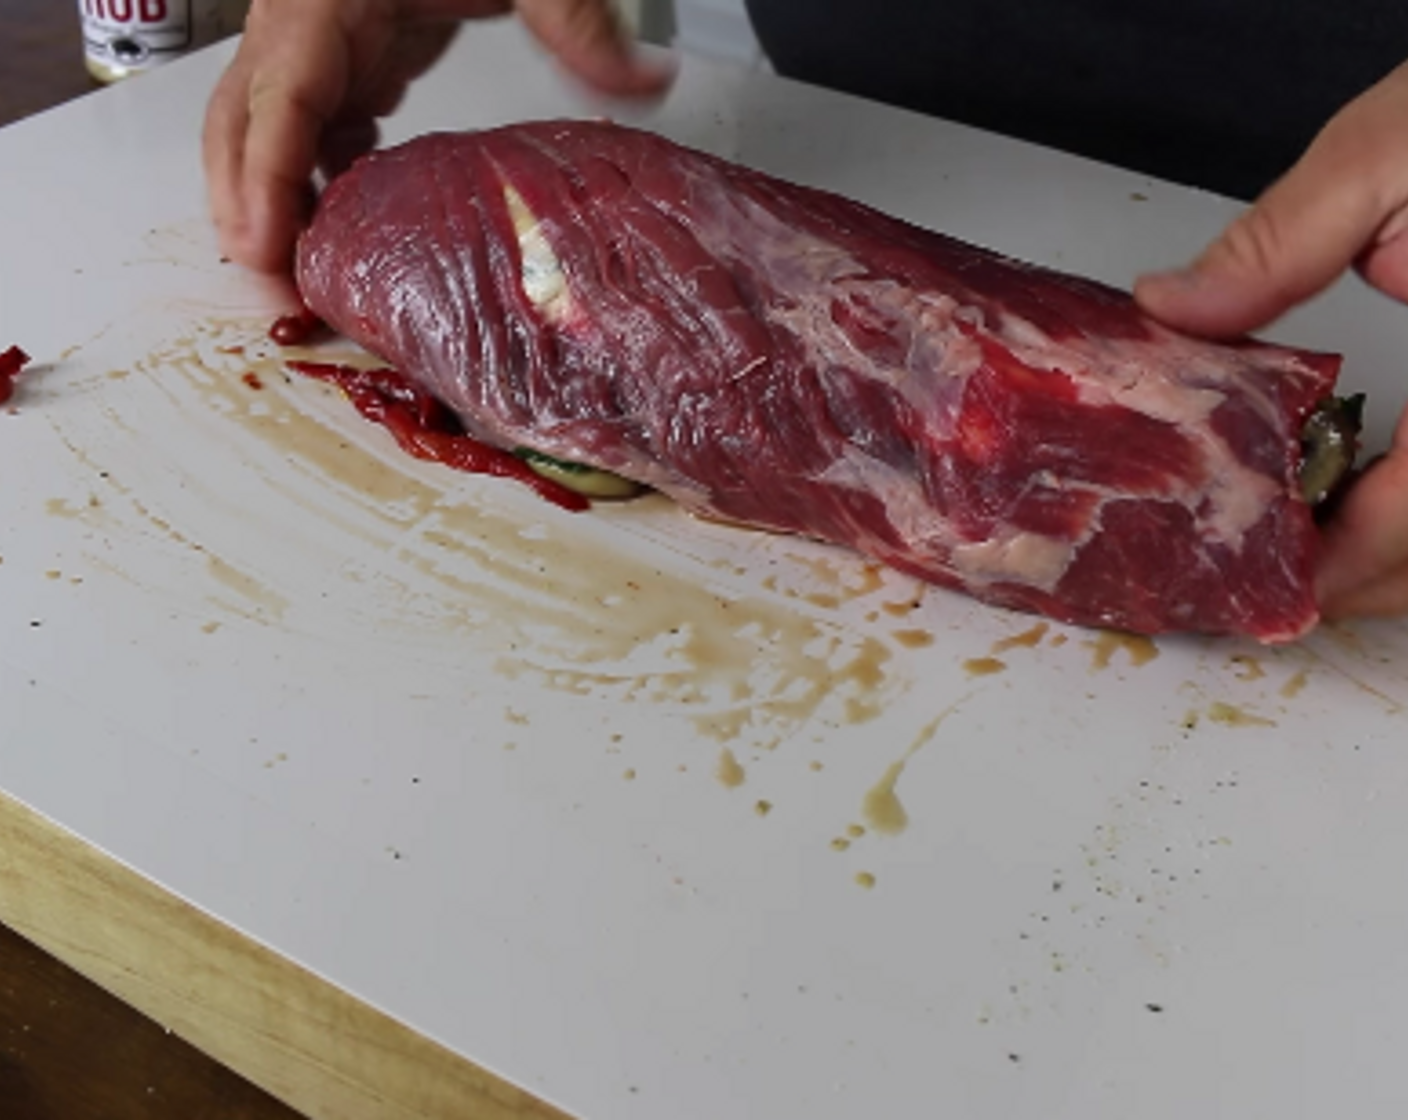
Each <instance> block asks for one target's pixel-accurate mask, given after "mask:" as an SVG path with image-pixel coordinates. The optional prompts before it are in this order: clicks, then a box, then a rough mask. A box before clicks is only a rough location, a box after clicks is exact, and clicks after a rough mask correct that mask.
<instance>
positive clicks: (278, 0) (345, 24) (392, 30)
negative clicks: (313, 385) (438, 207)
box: [203, 0, 670, 272]
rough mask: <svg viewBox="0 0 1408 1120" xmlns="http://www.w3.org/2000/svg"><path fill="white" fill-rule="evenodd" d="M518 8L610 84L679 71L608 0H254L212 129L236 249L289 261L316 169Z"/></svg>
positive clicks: (647, 89)
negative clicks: (630, 30) (480, 28)
mask: <svg viewBox="0 0 1408 1120" xmlns="http://www.w3.org/2000/svg"><path fill="white" fill-rule="evenodd" d="M515 8H516V10H517V12H518V15H519V16H520V17H521V18H522V20H523V22H524V23H525V24H526V25H527V27H528V28H529V30H530V31H531V32H532V33H533V34H534V36H535V37H536V38H537V39H538V41H539V42H540V43H541V44H542V45H543V46H544V47H545V48H546V49H547V50H548V51H549V52H550V53H551V54H553V55H554V56H555V57H556V58H557V60H558V62H559V63H560V64H561V65H562V66H563V67H564V68H565V69H566V70H567V71H568V72H569V73H571V74H573V75H574V76H575V77H577V78H578V79H580V80H581V81H583V82H585V83H587V84H588V85H590V86H592V87H594V88H595V89H597V90H599V91H601V92H603V93H607V94H613V95H617V96H633V95H654V94H658V93H660V92H661V91H663V89H664V88H665V87H666V86H667V85H668V84H669V80H670V74H669V72H668V71H667V70H665V69H662V68H661V67H659V66H654V65H649V64H647V63H645V62H643V61H641V60H640V59H638V58H637V57H636V56H635V55H634V54H633V53H632V51H631V48H630V46H629V44H628V43H627V41H626V37H625V35H624V34H623V32H622V29H621V27H620V24H619V23H618V21H617V19H616V16H615V13H614V10H613V9H612V8H611V6H610V5H609V3H608V0H518V3H517V4H516V5H515V4H514V3H513V0H254V2H253V4H252V6H251V7H250V12H249V19H248V21H247V23H246V25H245V35H244V40H243V41H242V42H241V43H240V46H239V50H238V52H237V53H236V55H235V58H234V61H233V62H231V64H230V66H229V69H228V70H226V72H225V74H224V75H223V76H222V77H221V79H220V82H219V84H218V85H217V86H216V88H215V92H214V94H213V95H212V96H211V99H210V104H209V106H208V108H207V110H206V119H205V132H204V136H203V153H204V161H205V174H206V182H207V188H208V191H209V196H210V209H211V216H212V218H213V219H214V221H215V225H216V228H217V230H218V231H219V235H220V247H221V250H222V251H223V252H224V253H225V255H226V256H228V257H230V258H232V259H234V260H236V261H238V262H240V263H241V264H244V265H248V266H250V267H251V268H256V269H260V270H262V271H270V272H272V271H277V270H281V269H284V268H287V267H288V264H289V259H290V256H291V253H292V250H293V244H294V240H295V238H296V237H297V234H298V231H299V229H300V228H301V227H302V225H303V223H304V221H305V219H306V217H307V213H308V208H309V203H310V199H311V187H310V179H311V177H312V174H313V172H314V170H315V169H316V168H317V167H319V166H321V167H322V168H323V170H324V171H326V172H328V173H329V174H332V173H336V172H337V171H339V170H341V169H342V168H343V167H345V166H346V165H347V164H348V163H349V162H351V160H352V159H353V158H355V157H356V156H357V155H360V154H361V153H362V152H364V151H366V150H367V149H369V148H370V147H372V146H373V145H374V144H375V143H376V139H377V128H376V120H377V118H378V117H382V116H385V115H386V114H388V113H390V112H391V111H392V110H393V109H394V108H395V107H396V105H397V104H398V103H399V102H400V100H401V98H402V96H403V95H404V94H405V91H406V87H407V86H408V84H409V83H410V82H411V81H412V80H413V79H414V78H416V77H418V76H419V75H420V74H422V73H424V72H425V71H426V70H427V69H429V67H430V66H431V65H432V64H433V63H434V62H435V60H436V59H437V58H439V57H440V55H441V54H442V53H443V52H444V50H445V48H446V47H447V46H448V45H449V43H450V40H451V39H452V38H453V36H454V33H455V31H456V29H457V28H458V26H459V23H460V21H461V20H464V19H476V18H482V17H488V16H500V15H505V14H507V13H509V12H511V11H514V10H515Z"/></svg>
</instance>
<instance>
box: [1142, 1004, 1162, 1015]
mask: <svg viewBox="0 0 1408 1120" xmlns="http://www.w3.org/2000/svg"><path fill="white" fill-rule="evenodd" d="M1144 1009H1145V1010H1146V1011H1152V1012H1153V1013H1154V1014H1155V1015H1161V1014H1163V1010H1164V1005H1163V1004H1161V1003H1146V1004H1145V1005H1144Z"/></svg>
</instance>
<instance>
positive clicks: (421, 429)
mask: <svg viewBox="0 0 1408 1120" xmlns="http://www.w3.org/2000/svg"><path fill="white" fill-rule="evenodd" d="M287 364H288V367H289V369H292V370H294V371H296V372H298V373H301V374H303V375H304V376H305V377H312V378H316V379H317V380H319V381H327V382H330V383H331V384H333V385H336V386H337V387H338V388H339V389H341V390H342V391H343V393H345V394H346V396H347V399H348V400H350V401H351V402H352V404H353V406H354V407H355V408H356V409H357V411H358V412H360V413H361V414H362V415H363V416H365V417H366V418H367V419H368V420H372V421H374V422H376V423H378V424H380V425H382V426H383V427H384V428H385V429H386V430H387V431H389V432H390V433H391V435H392V436H393V437H394V438H395V440H396V442H397V443H398V444H400V446H401V449H402V450H403V451H406V452H407V453H409V454H411V455H414V456H415V457H416V458H417V459H428V460H430V461H431V462H435V463H444V464H445V465H446V466H448V467H454V468H455V469H456V470H461V471H466V472H468V473H470V474H489V475H495V476H497V477H499V478H511V479H514V480H515V481H517V482H522V483H523V484H525V485H526V486H530V487H532V488H533V490H534V491H535V492H536V493H537V495H538V496H539V497H540V498H544V499H546V500H547V501H549V502H552V503H553V504H554V505H557V506H561V507H562V508H563V509H566V510H571V511H572V512H574V513H575V512H579V511H581V510H584V509H588V508H590V506H591V503H590V502H589V501H588V500H587V499H586V498H584V497H582V495H580V494H577V493H574V492H573V491H571V490H569V489H567V487H565V486H562V485H560V484H559V483H556V482H553V481H552V480H551V479H547V478H543V477H542V476H541V475H539V474H537V473H536V472H534V471H533V470H532V469H531V468H530V467H528V466H527V464H525V463H524V462H523V460H522V459H519V458H518V457H517V456H515V455H511V454H509V452H507V451H502V450H500V449H499V448H497V447H491V446H489V444H487V443H482V442H481V441H479V440H477V439H475V438H474V437H473V436H470V435H467V434H466V433H465V431H464V428H463V427H462V426H461V424H460V422H459V419H458V418H457V417H456V416H455V414H454V413H453V412H451V411H450V410H449V409H448V408H446V407H445V406H444V405H443V404H441V403H440V402H439V401H438V400H436V399H435V398H434V397H432V396H431V395H430V394H429V393H427V392H426V391H425V390H424V389H421V388H419V387H417V386H416V385H414V384H412V383H411V382H410V380H408V379H407V378H406V377H405V376H404V375H403V374H400V373H397V372H396V371H395V370H394V369H353V368H352V367H351V366H343V365H334V364H332V363H329V362H288V363H287Z"/></svg>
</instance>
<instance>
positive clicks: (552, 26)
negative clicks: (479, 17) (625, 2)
mask: <svg viewBox="0 0 1408 1120" xmlns="http://www.w3.org/2000/svg"><path fill="white" fill-rule="evenodd" d="M518 15H519V18H521V19H522V20H523V23H524V24H525V25H526V26H527V28H528V30H529V31H531V32H532V33H533V35H534V36H535V37H536V38H537V40H538V41H539V42H540V43H542V45H543V46H544V47H546V48H547V49H548V50H549V51H550V52H551V53H552V54H553V55H554V56H555V57H556V58H557V60H558V61H559V62H560V63H562V65H563V66H564V67H566V68H567V70H569V71H570V72H571V73H572V74H574V75H575V76H576V77H578V78H580V79H581V80H582V81H584V82H586V83H587V84H588V85H590V86H593V87H595V88H596V89H598V90H600V91H601V92H603V93H609V94H615V95H618V96H647V95H650V94H658V93H661V92H663V91H664V89H665V88H666V87H667V86H668V85H669V84H670V80H671V78H672V77H673V71H672V70H671V69H670V67H668V66H666V65H663V64H660V63H649V62H646V61H643V60H642V59H640V58H639V57H638V56H637V55H636V53H635V51H634V50H633V49H632V48H631V44H630V42H629V40H628V37H627V35H626V31H625V29H624V28H623V27H622V26H621V21H620V19H619V18H618V17H617V14H616V9H615V7H614V6H613V5H612V4H611V3H610V2H609V0H519V3H518Z"/></svg>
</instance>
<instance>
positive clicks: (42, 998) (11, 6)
mask: <svg viewBox="0 0 1408 1120" xmlns="http://www.w3.org/2000/svg"><path fill="white" fill-rule="evenodd" d="M0 58H4V59H5V70H4V75H3V77H0V126H3V125H6V124H9V123H11V122H12V121H16V120H19V119H21V118H22V117H26V116H29V115H31V114H33V113H38V112H41V111H42V110H44V109H48V108H50V107H52V106H54V105H57V104H59V103H60V102H63V101H67V100H69V99H70V98H74V97H81V96H83V95H84V94H87V93H91V92H93V91H94V90H95V89H97V88H99V87H98V86H97V84H96V83H95V82H94V81H93V80H92V79H91V78H90V77H89V76H88V73H87V71H86V70H85V69H84V68H83V55H82V47H81V45H80V39H79V28H78V17H77V8H76V6H75V5H73V4H69V3H63V2H61V0H11V2H10V3H7V4H6V5H5V13H4V19H3V20H0ZM0 1102H2V1103H3V1107H0V1111H3V1113H4V1115H5V1117H6V1118H7V1120H89V1118H97V1117H102V1118H103V1120H194V1118H197V1117H202V1116H210V1117H215V1116H219V1117H221V1118H222V1120H291V1118H293V1117H295V1116H296V1115H297V1114H296V1113H294V1112H293V1111H292V1110H290V1109H288V1108H286V1107H284V1106H283V1105H281V1104H280V1103H279V1102H278V1101H276V1100H275V1099H274V1098H273V1097H271V1096H269V1095H268V1094H267V1093H264V1092H263V1091H261V1090H260V1089H258V1088H256V1087H255V1086H253V1085H251V1084H249V1083H248V1082H247V1081H244V1080H242V1079H241V1078H239V1077H237V1076H236V1075H235V1074H233V1073H231V1072H230V1071H229V1070H227V1069H225V1068H224V1067H223V1066H221V1065H219V1064H218V1063H216V1062H214V1061H211V1060H210V1059H209V1058H207V1057H206V1056H205V1055H204V1054H202V1053H201V1052H200V1051H199V1050H197V1049H195V1048H194V1047H192V1046H190V1045H188V1044H187V1043H185V1042H183V1041H182V1040H181V1039H180V1038H178V1037H177V1036H175V1035H174V1034H171V1033H169V1032H168V1031H166V1030H164V1029H163V1028H162V1027H161V1026H159V1025H158V1024H156V1023H154V1022H152V1021H151V1020H150V1019H146V1018H144V1017H143V1016H141V1015H139V1014H137V1013H136V1012H135V1011H133V1010H131V1009H130V1008H129V1007H127V1006H126V1005H125V1004H124V1003H123V1002H122V1001H120V1000H118V999H116V998H114V997H113V996H111V995H109V994H108V993H107V992H105V991H103V989H102V988H100V987H98V986H97V985H96V984H93V983H91V982H89V981H88V980H85V979H84V978H83V977H82V976H80V975H79V974H78V973H77V972H75V971H73V970H72V969H70V968H68V967H66V966H65V965H63V964H61V963H60V962H59V961H57V960H56V959H54V958H53V957H51V956H49V955H48V954H46V953H44V952H42V951H40V950H39V949H37V948H36V947H35V946H34V945H33V944H31V943H30V942H29V941H27V940H25V939H24V938H22V937H21V936H20V935H19V934H17V933H15V932H14V931H13V930H10V929H8V928H7V927H5V926H3V925H0Z"/></svg>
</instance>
